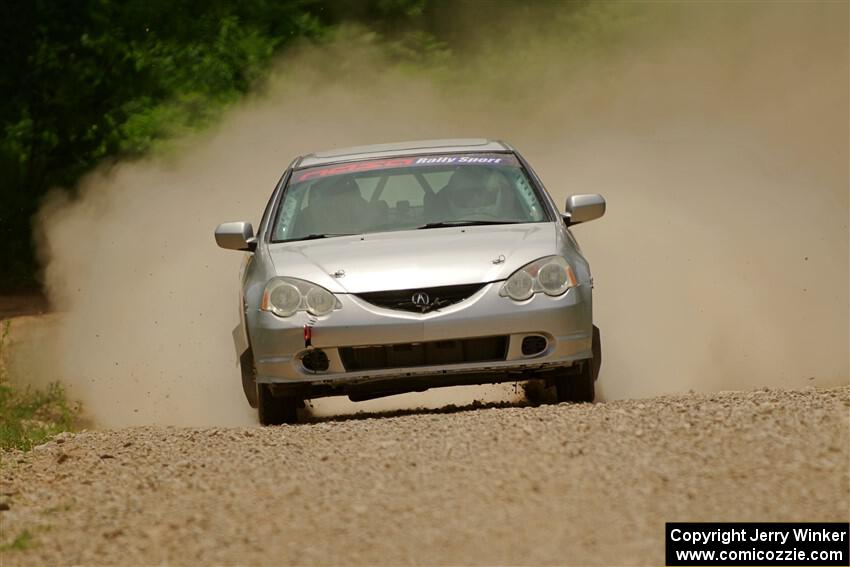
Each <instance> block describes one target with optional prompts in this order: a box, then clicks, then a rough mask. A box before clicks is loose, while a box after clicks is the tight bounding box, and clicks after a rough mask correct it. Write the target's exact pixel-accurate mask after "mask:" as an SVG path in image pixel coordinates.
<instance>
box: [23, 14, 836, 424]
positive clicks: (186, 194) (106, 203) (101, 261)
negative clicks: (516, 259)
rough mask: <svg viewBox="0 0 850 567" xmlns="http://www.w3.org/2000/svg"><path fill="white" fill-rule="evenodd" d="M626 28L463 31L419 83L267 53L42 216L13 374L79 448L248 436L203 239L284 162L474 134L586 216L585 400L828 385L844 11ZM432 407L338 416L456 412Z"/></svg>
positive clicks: (254, 207)
mask: <svg viewBox="0 0 850 567" xmlns="http://www.w3.org/2000/svg"><path fill="white" fill-rule="evenodd" d="M611 6H615V7H616V6H619V5H613V4H605V5H601V4H600V5H596V7H594V8H593V9H595V10H602V11H604V10H607V9H613V8H610V7H611ZM627 6H628V10H627V12H628V14H627V15H628V17H627V18H624V19H623V21H622V22H620V20H616V22H620V23H619V24H618V25H620V26H621V27H622V28H623V29H616V26H613V25H612V26H607V27H606V28H604V29H602V30H596V29H595V28H593V26H589V27H588V28H587V29H589V31H587V30H585V31H584V32H582V33H581V34H578V35H576V34H572V33H571V32H569V30H568V29H566V28H565V29H560V28H559V26H558V25H557V24H558V22H557V19H556V21H555V24H554V25H549V26H548V27H540V28H536V27H534V25H532V24H534V14H533V13H532V14H531V15H529V13H527V12H524V15H523V16H522V18H520V17H519V16H517V20H516V22H517V23H516V26H514V27H513V28H512V30H513V31H511V33H507V32H505V34H504V35H503V36H502V35H500V36H499V37H498V38H496V39H493V38H492V36H488V35H487V27H486V26H485V25H483V24H482V25H479V26H478V28H477V29H478V32H477V33H478V35H477V36H476V35H474V34H470V41H468V42H467V45H466V46H465V47H464V48H463V49H462V50H459V51H458V52H457V53H456V56H455V57H454V58H453V59H450V60H448V61H447V62H445V63H443V64H442V65H441V66H440V67H439V68H438V69H435V70H434V72H433V73H416V72H411V71H409V70H407V69H405V68H404V67H400V66H398V65H395V64H393V63H392V62H391V61H390V60H389V58H388V57H386V56H385V55H383V51H382V50H381V46H380V45H379V44H376V43H375V41H374V39H372V38H371V37H370V36H369V35H368V34H365V33H363V32H362V31H359V30H357V29H349V30H347V31H345V32H344V33H342V34H341V36H340V37H339V39H338V40H337V41H336V42H331V43H330V44H329V45H325V46H322V47H307V46H305V47H302V48H299V49H295V50H292V51H291V52H289V53H288V54H286V55H285V56H284V57H283V58H282V59H281V60H280V62H279V64H278V65H279V67H278V69H279V72H278V73H276V74H275V77H276V78H275V79H272V80H271V81H270V82H269V84H267V85H265V86H264V88H263V89H262V90H261V91H260V92H258V93H256V94H255V95H253V96H251V97H250V99H249V100H248V101H246V102H245V103H244V104H242V105H241V106H240V107H238V108H236V109H234V110H232V111H231V112H230V113H229V114H228V115H227V116H226V117H225V120H224V121H223V122H222V123H221V124H220V125H219V126H218V127H217V128H216V129H215V130H214V131H212V132H209V133H207V134H205V135H204V136H195V137H191V138H188V139H185V140H183V141H181V142H180V148H179V150H177V151H175V152H173V153H171V154H169V156H166V157H156V158H151V159H148V160H145V161H137V162H132V163H118V164H113V165H111V166H109V167H107V168H103V169H102V170H101V171H99V172H97V173H95V174H94V175H92V176H91V177H89V178H88V179H86V180H85V181H84V183H83V184H82V187H81V191H80V195H79V197H78V198H74V199H70V198H68V197H62V196H60V194H58V193H57V194H56V195H54V197H53V198H52V199H51V200H50V201H49V202H47V203H46V204H45V206H44V208H43V210H42V213H41V215H40V219H39V230H40V233H41V234H42V235H43V242H44V246H43V253H44V258H45V278H46V282H47V287H48V290H49V293H50V298H51V301H52V303H53V305H54V308H55V309H56V310H57V311H59V312H61V313H62V315H60V316H57V317H54V318H52V319H50V321H51V323H50V327H49V328H47V329H44V328H42V329H39V330H38V332H36V333H35V334H36V335H37V337H38V343H37V345H38V346H37V348H28V349H20V350H19V351H18V352H19V355H18V356H16V357H15V360H13V366H14V367H15V368H16V369H17V375H18V376H26V379H27V380H29V381H31V382H33V383H43V382H46V381H50V380H56V379H59V380H61V381H63V382H64V383H66V384H67V385H68V387H69V389H70V393H71V395H72V396H73V397H75V398H78V399H81V400H82V401H83V404H84V406H85V408H86V410H87V412H88V413H89V414H90V415H91V417H92V418H93V419H94V420H95V422H96V423H97V424H99V425H101V426H120V425H134V424H149V423H157V424H174V425H204V424H215V425H229V424H242V423H254V422H255V417H254V413H253V411H252V410H251V409H250V408H249V407H248V405H247V403H245V401H244V398H243V396H242V393H241V386H240V383H239V372H238V369H237V367H236V353H235V351H234V349H233V347H232V344H231V338H230V332H231V329H232V328H233V327H234V325H235V324H236V322H237V285H238V283H237V273H238V268H239V264H240V262H241V260H242V258H241V257H240V256H241V254H239V253H233V252H227V251H224V250H220V249H218V248H216V246H215V243H214V241H213V238H212V230H213V228H214V227H215V226H216V224H218V223H219V222H223V221H229V220H239V219H244V220H250V221H252V222H254V223H255V225H256V223H257V222H258V221H259V217H260V214H261V213H262V210H263V207H264V205H265V203H266V200H267V198H268V196H269V194H270V192H271V191H272V188H273V186H274V184H275V182H276V181H277V179H278V177H279V176H280V174H281V172H282V171H283V169H284V168H285V167H286V165H287V164H288V163H289V162H290V160H291V159H292V158H293V157H294V156H296V155H298V154H301V153H306V152H309V151H314V150H321V149H328V148H334V147H341V146H348V145H361V144H368V143H379V142H387V141H397V140H406V139H417V138H430V137H440V138H443V137H446V138H448V137H470V136H476V137H477V136H483V137H491V138H499V139H505V140H508V141H510V142H511V143H513V144H514V145H516V146H517V147H518V148H519V149H520V150H521V151H522V152H523V153H524V154H525V156H526V157H527V158H528V159H529V161H530V162H531V163H532V165H533V166H534V167H535V168H536V169H537V171H538V173H539V174H540V175H541V177H542V178H543V180H544V183H545V184H546V185H547V188H548V189H549V191H550V192H552V193H553V195H554V196H555V197H556V198H557V201H558V202H563V200H564V199H565V197H566V196H567V195H568V194H571V193H587V192H598V193H602V194H604V195H605V196H606V198H607V199H608V203H609V207H608V211H609V212H608V214H607V216H606V217H604V218H603V219H601V220H599V221H596V222H593V223H590V224H588V225H586V226H579V227H576V228H575V229H574V233H575V234H576V236H577V237H578V239H579V241H580V243H581V244H582V247H583V250H584V252H585V254H586V255H587V256H588V258H589V259H590V262H591V266H592V267H593V270H594V277H595V282H596V287H595V298H594V302H595V303H594V308H595V318H596V321H597V323H598V325H599V326H600V327H601V329H602V333H603V335H602V336H603V352H604V363H603V367H602V374H601V376H600V382H599V385H598V392H599V394H600V397H601V398H603V399H617V398H625V397H642V396H651V395H655V394H660V393H672V392H686V391H688V390H690V389H693V390H697V391H712V390H724V389H750V388H757V387H762V386H773V387H787V388H799V387H806V386H830V385H836V384H842V383H846V382H847V379H848V343H850V339H848V314H850V309H849V308H848V262H849V261H850V254H849V253H848V122H849V120H848V6H847V4H845V3H821V4H815V3H811V4H805V3H801V4H790V3H782V4H767V3H765V4H752V5H744V4H710V3H705V4H695V3H690V4H687V5H680V6H670V5H667V6H665V5H659V4H645V5H627ZM620 8H622V6H620ZM467 17H469V16H467ZM547 17H548V16H547ZM503 23H504V22H503ZM495 25H496V24H494V26H495ZM610 28H614V29H615V31H605V29H610ZM494 29H497V28H496V27H494ZM498 29H499V30H502V29H503V26H502V27H498ZM565 30H566V31H565ZM594 34H596V35H594ZM488 37H490V39H489V40H486V38H488ZM476 38H479V39H481V41H476ZM22 334H23V335H26V333H22ZM465 391H466V392H468V390H465ZM453 392H454V391H453ZM479 393H480V392H479ZM479 393H476V394H474V396H476V397H478V396H479ZM504 395H512V394H511V393H510V391H507V390H501V391H499V393H497V397H498V396H504ZM453 396H454V394H452V395H447V394H446V393H445V392H439V391H436V392H435V391H432V392H428V393H424V394H416V395H408V396H405V397H397V398H387V399H385V400H380V401H375V402H370V403H366V404H362V405H360V406H358V407H359V408H362V409H367V410H368V409H374V408H376V407H380V408H382V409H386V408H388V407H389V408H391V407H395V408H399V407H406V406H408V405H422V404H425V405H427V404H437V405H439V404H440V403H447V402H449V401H454V402H463V401H467V400H465V399H462V398H461V399H459V398H456V397H453ZM324 403H325V404H326V405H325V406H324V407H325V408H326V411H331V412H333V411H341V410H343V409H344V408H342V406H341V405H339V404H340V402H331V403H330V404H328V403H327V402H324ZM334 403H336V404H337V405H334ZM378 403H380V404H381V405H380V406H376V405H375V404H378ZM317 406H318V407H319V409H320V410H321V408H322V402H319V403H317ZM328 408H329V409H328Z"/></svg>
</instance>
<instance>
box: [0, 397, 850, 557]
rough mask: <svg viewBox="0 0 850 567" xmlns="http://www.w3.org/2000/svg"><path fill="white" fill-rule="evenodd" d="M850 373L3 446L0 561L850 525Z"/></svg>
mask: <svg viewBox="0 0 850 567" xmlns="http://www.w3.org/2000/svg"><path fill="white" fill-rule="evenodd" d="M848 405H850V401H848V388H846V387H844V388H836V389H824V390H815V389H810V390H804V391H778V390H759V391H754V392H743V393H741V392H739V393H718V394H712V395H693V396H687V397H661V398H655V399H647V400H635V401H619V402H610V403H604V404H595V405H578V406H574V405H567V404H563V405H551V406H539V407H500V408H483V409H480V408H479V409H467V410H464V411H456V412H433V411H431V412H421V413H416V412H413V413H409V414H407V415H399V416H394V417H381V418H374V417H372V418H357V419H352V418H349V419H344V420H333V421H322V422H317V423H309V424H303V425H298V426H282V427H276V428H265V429H261V428H212V429H209V428H208V429H182V428H154V427H146V428H130V429H122V430H115V431H101V432H83V433H79V434H76V435H67V436H65V437H64V438H60V439H57V440H55V441H52V442H50V443H47V444H45V445H42V446H40V447H38V448H36V449H35V450H33V451H32V452H31V453H29V454H23V453H7V454H6V455H4V457H3V469H2V495H0V498H2V502H3V503H4V504H5V506H2V507H8V509H7V510H5V511H3V512H0V514H1V515H0V518H2V541H0V544H9V543H10V542H11V541H12V540H13V539H14V538H16V537H17V536H19V535H20V534H21V533H22V532H23V531H24V530H26V531H27V532H28V533H29V534H31V536H32V538H31V540H30V541H29V543H28V544H27V545H25V546H24V547H25V549H23V550H8V549H6V550H4V551H3V557H2V564H3V565H4V566H12V565H48V564H107V563H109V564H125V565H141V564H145V565H152V564H165V563H168V564H172V565H199V564H236V563H239V564H271V563H285V564H296V563H297V564H414V563H415V564H577V565H590V564H595V565H602V564H605V565H616V564H662V562H663V548H664V543H663V542H664V539H663V526H664V522H665V521H733V520H734V521H792V520H793V521H802V520H822V521H847V520H848V516H850V513H848V506H847V504H848V497H849V496H850V495H848Z"/></svg>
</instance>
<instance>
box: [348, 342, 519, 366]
mask: <svg viewBox="0 0 850 567" xmlns="http://www.w3.org/2000/svg"><path fill="white" fill-rule="evenodd" d="M507 350H508V337H504V336H502V337H480V338H475V339H458V340H451V341H430V342H422V343H403V344H395V345H382V346H365V347H343V348H340V349H339V356H340V358H341V359H342V364H343V366H345V370H346V371H348V372H358V371H363V370H384V369H390V368H412V367H416V366H440V365H444V364H462V363H465V362H493V361H497V360H504V359H505V356H506V354H507Z"/></svg>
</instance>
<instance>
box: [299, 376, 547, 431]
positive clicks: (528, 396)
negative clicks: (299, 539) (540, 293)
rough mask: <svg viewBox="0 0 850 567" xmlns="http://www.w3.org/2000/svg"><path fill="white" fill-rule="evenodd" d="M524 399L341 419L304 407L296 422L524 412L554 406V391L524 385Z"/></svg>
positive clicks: (352, 415)
mask: <svg viewBox="0 0 850 567" xmlns="http://www.w3.org/2000/svg"><path fill="white" fill-rule="evenodd" d="M522 388H523V390H524V395H523V396H522V398H521V399H519V400H513V401H498V402H486V403H485V402H481V401H478V400H475V401H473V402H472V403H469V404H460V405H458V404H448V405H445V406H441V407H436V408H426V407H419V408H399V409H393V410H383V411H358V412H356V413H347V414H340V415H321V416H320V415H315V414H314V413H313V409H312V408H311V407H310V406H309V404H308V405H307V407H305V408H303V409H299V410H298V422H299V423H303V424H316V423H334V422H337V423H338V422H345V421H360V420H366V419H386V418H394V417H403V416H408V415H429V414H431V415H439V414H452V413H462V412H471V411H479V410H486V409H504V408H524V407H537V406H541V405H548V404H552V403H557V400H556V399H555V396H554V391H553V389H547V388H539V387H537V383H536V382H529V383H527V384H524V385H523V387H522Z"/></svg>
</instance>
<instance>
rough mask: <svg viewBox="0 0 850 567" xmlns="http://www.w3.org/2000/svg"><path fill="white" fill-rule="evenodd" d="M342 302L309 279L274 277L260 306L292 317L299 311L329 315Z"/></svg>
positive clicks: (278, 314) (265, 291)
mask: <svg viewBox="0 0 850 567" xmlns="http://www.w3.org/2000/svg"><path fill="white" fill-rule="evenodd" d="M341 307H342V304H341V303H340V302H339V300H338V299H337V298H336V297H335V296H334V294H332V293H331V292H329V291H328V290H326V289H325V288H323V287H321V286H318V285H316V284H314V283H310V282H308V281H304V280H299V279H295V278H272V279H270V280H269V283H267V284H266V289H265V290H263V301H262V303H261V304H260V308H261V309H262V310H263V311H271V312H272V313H274V314H275V315H277V316H278V317H291V316H292V315H294V314H295V313H297V312H298V311H307V312H308V313H310V314H312V315H317V316H322V315H327V314H328V313H330V312H331V311H333V310H334V309H339V308H341Z"/></svg>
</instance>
